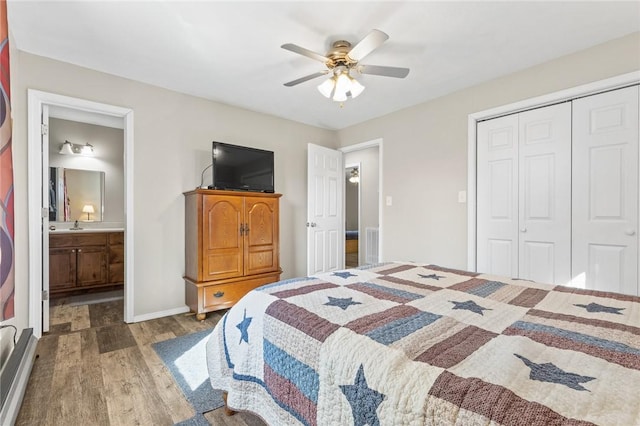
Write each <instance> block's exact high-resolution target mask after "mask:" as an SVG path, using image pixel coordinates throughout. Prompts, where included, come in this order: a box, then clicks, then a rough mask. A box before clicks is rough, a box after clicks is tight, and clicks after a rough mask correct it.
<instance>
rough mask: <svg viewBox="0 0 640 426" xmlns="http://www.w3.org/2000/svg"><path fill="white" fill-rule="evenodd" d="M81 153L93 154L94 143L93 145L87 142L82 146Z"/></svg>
mask: <svg viewBox="0 0 640 426" xmlns="http://www.w3.org/2000/svg"><path fill="white" fill-rule="evenodd" d="M80 153H81V154H82V155H91V154H93V145H91V144H90V143H89V142H87V143H85V144H84V146H83V147H82V149H81V150H80Z"/></svg>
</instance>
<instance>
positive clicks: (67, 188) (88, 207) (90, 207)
mask: <svg viewBox="0 0 640 426" xmlns="http://www.w3.org/2000/svg"><path fill="white" fill-rule="evenodd" d="M103 211H104V172H101V171H95V170H78V169H67V168H64V167H50V168H49V220H50V221H52V222H74V221H76V220H77V221H79V222H101V221H102V214H103Z"/></svg>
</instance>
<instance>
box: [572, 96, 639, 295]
mask: <svg viewBox="0 0 640 426" xmlns="http://www.w3.org/2000/svg"><path fill="white" fill-rule="evenodd" d="M573 182H574V183H573V247H572V275H573V281H572V285H575V286H577V287H582V288H587V289H596V290H606V291H615V292H620V293H626V294H638V86H635V87H630V88H626V89H620V90H615V91H612V92H607V93H602V94H599V95H594V96H589V97H586V98H582V99H578V100H575V101H574V102H573Z"/></svg>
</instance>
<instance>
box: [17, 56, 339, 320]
mask: <svg viewBox="0 0 640 426" xmlns="http://www.w3.org/2000/svg"><path fill="white" fill-rule="evenodd" d="M11 55H12V57H11V61H12V64H11V66H12V95H13V107H14V135H13V136H14V138H13V143H14V168H15V170H16V173H15V191H16V207H15V210H16V269H17V270H16V282H17V283H18V284H17V285H18V288H17V289H16V312H17V313H18V314H17V315H19V316H20V318H19V320H18V321H19V322H20V323H21V324H20V326H21V328H22V327H25V326H26V323H27V322H28V321H27V318H28V316H27V312H28V311H27V309H28V308H27V301H28V284H27V270H28V269H27V267H28V258H27V222H26V220H27V219H26V218H27V152H26V150H27V88H33V89H38V90H42V91H46V92H52V93H56V94H61V95H67V96H72V97H77V98H82V99H88V100H92V101H97V102H101V103H106V104H111V105H118V106H123V107H128V108H131V109H133V110H134V121H135V122H134V138H135V143H134V176H133V179H134V200H135V201H134V245H135V248H134V259H135V273H134V275H135V276H134V281H135V306H134V313H135V315H144V314H148V313H153V312H159V311H164V310H168V309H174V308H178V307H181V306H184V282H183V280H182V276H183V273H184V200H183V195H182V193H183V192H184V191H188V190H191V189H194V188H195V187H196V186H198V185H199V184H200V173H201V171H202V170H203V169H204V168H205V167H206V166H207V165H208V164H209V163H210V162H211V141H213V140H218V141H224V142H229V143H233V144H240V145H246V146H253V147H257V148H262V149H268V150H273V151H275V166H276V170H275V180H276V181H275V187H276V191H277V192H279V193H282V194H284V195H283V197H282V198H281V227H280V238H281V243H280V247H281V264H282V269H283V271H284V273H283V277H284V278H289V277H293V276H297V275H302V274H304V273H305V271H306V241H305V236H306V232H305V229H306V228H305V222H306V151H307V143H309V142H311V143H314V144H318V145H324V146H330V147H335V133H334V132H331V131H328V130H323V129H318V128H314V127H311V126H307V125H303V124H299V123H295V122H292V121H288V120H283V119H279V118H275V117H273V116H269V115H265V114H259V113H255V112H251V111H247V110H243V109H240V108H235V107H231V106H227V105H222V104H219V103H215V102H211V101H207V100H205V99H201V98H196V97H193V96H188V95H183V94H179V93H176V92H172V91H169V90H164V89H160V88H157V87H154V86H150V85H146V84H141V83H138V82H134V81H131V80H127V79H124V78H120V77H116V76H113V75H108V74H104V73H99V72H95V71H92V70H88V69H85V68H80V67H77V66H74V65H71V64H68V63H62V62H58V61H53V60H50V59H46V58H43V57H39V56H35V55H31V54H28V53H25V52H21V51H15V50H14V51H12V52H11ZM17 70H19V72H17ZM185 78H188V76H185Z"/></svg>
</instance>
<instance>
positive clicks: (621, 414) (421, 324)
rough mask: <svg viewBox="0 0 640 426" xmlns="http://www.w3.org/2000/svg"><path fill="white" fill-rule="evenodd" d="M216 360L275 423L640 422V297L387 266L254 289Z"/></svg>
mask: <svg viewBox="0 0 640 426" xmlns="http://www.w3.org/2000/svg"><path fill="white" fill-rule="evenodd" d="M207 364H208V368H209V374H210V381H211V385H212V387H213V388H214V389H220V390H222V391H223V392H225V393H226V394H227V404H228V407H229V408H230V409H233V410H246V411H250V412H252V413H255V414H256V415H258V416H259V417H261V418H262V419H263V420H264V421H265V422H266V423H268V424H270V425H290V424H305V425H352V424H355V425H365V424H369V425H422V424H439V425H453V424H458V425H467V424H474V425H475V424H482V425H487V424H505V425H510V424H522V425H551V424H570V425H588V424H600V425H638V424H640V397H638V389H640V298H639V297H635V296H626V295H620V294H614V293H604V292H596V291H588V290H581V289H574V288H568V287H563V286H550V285H546V284H539V283H535V282H531V281H524V280H518V279H509V278H504V277H497V276H491V275H484V274H483V275H480V274H476V273H470V272H465V271H458V270H452V269H447V268H442V267H438V266H434V265H420V264H413V263H386V264H379V265H375V266H371V267H365V268H360V269H348V270H344V271H338V272H333V273H326V274H321V275H318V276H315V277H305V278H299V279H292V280H285V281H280V282H278V283H274V284H270V285H267V286H264V287H260V288H258V289H256V290H254V291H252V292H250V293H249V294H247V295H246V296H245V297H244V298H242V299H241V300H240V301H239V302H238V303H237V304H236V305H235V306H234V307H233V308H232V309H230V310H229V311H228V312H227V313H226V314H225V315H224V317H223V318H222V319H221V320H220V322H219V323H218V324H217V326H216V327H215V329H214V332H213V334H212V337H211V339H210V340H209V341H208V343H207Z"/></svg>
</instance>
